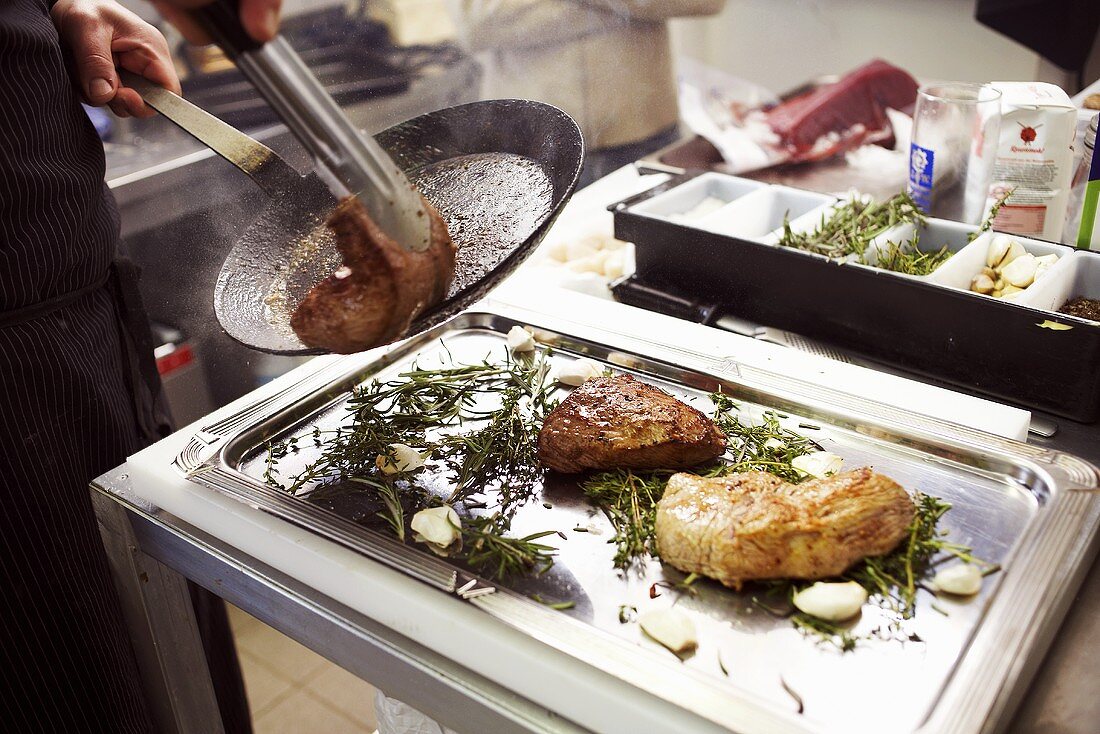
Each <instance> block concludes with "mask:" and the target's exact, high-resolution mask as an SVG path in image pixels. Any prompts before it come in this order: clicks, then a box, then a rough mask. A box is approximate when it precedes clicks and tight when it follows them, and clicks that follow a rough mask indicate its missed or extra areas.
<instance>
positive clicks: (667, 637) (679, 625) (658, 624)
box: [638, 609, 699, 653]
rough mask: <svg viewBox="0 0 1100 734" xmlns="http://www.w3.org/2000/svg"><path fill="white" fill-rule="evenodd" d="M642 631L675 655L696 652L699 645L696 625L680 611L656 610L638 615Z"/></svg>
mask: <svg viewBox="0 0 1100 734" xmlns="http://www.w3.org/2000/svg"><path fill="white" fill-rule="evenodd" d="M638 624H640V625H641V627H642V631H643V632H645V633H646V634H647V635H649V636H650V637H652V638H653V639H654V640H656V641H657V642H659V643H661V644H662V645H664V646H665V647H667V648H668V649H669V650H671V651H672V652H675V653H680V652H684V651H685V650H694V649H695V647H696V646H697V645H698V644H699V640H698V638H697V637H696V636H695V623H694V622H692V621H691V617H689V616H688V615H686V614H684V613H683V612H681V611H680V610H678V609H655V610H653V611H649V612H643V613H642V614H640V615H638Z"/></svg>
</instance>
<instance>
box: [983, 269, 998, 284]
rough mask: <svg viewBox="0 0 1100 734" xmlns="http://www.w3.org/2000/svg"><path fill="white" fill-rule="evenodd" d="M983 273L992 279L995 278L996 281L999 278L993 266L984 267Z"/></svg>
mask: <svg viewBox="0 0 1100 734" xmlns="http://www.w3.org/2000/svg"><path fill="white" fill-rule="evenodd" d="M981 275H985V276H986V277H988V278H989V279H990V280H994V281H995V280H997V271H996V270H994V269H993V268H990V267H984V268H982V272H981Z"/></svg>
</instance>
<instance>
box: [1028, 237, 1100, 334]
mask: <svg viewBox="0 0 1100 734" xmlns="http://www.w3.org/2000/svg"><path fill="white" fill-rule="evenodd" d="M1032 290H1034V291H1035V293H1034V294H1032V293H1031V291H1032ZM1027 293H1028V295H1029V296H1032V298H1031V299H1030V300H1029V303H1028V304H1027V305H1030V306H1034V307H1035V308H1041V309H1044V310H1046V311H1058V309H1060V308H1062V307H1063V306H1065V305H1066V304H1067V303H1069V302H1070V301H1072V300H1073V299H1075V298H1089V299H1093V300H1100V253H1098V252H1088V251H1084V250H1078V251H1076V252H1070V253H1069V254H1068V255H1066V256H1065V257H1063V258H1062V259H1061V260H1060V261H1059V262H1058V265H1057V266H1055V267H1052V268H1051V269H1050V271H1049V272H1048V273H1047V274H1046V275H1045V276H1044V277H1043V278H1042V279H1040V280H1037V281H1035V285H1034V286H1032V287H1031V288H1028V289H1027ZM1060 315H1062V316H1066V317H1068V318H1072V319H1081V320H1082V321H1084V322H1085V323H1087V324H1097V323H1098V322H1097V321H1092V320H1090V319H1084V318H1081V317H1079V316H1070V315H1069V314H1060Z"/></svg>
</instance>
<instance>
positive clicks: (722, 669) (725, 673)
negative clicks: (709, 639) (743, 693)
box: [718, 650, 730, 678]
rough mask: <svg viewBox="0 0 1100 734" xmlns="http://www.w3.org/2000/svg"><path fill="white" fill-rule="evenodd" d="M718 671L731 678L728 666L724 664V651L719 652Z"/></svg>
mask: <svg viewBox="0 0 1100 734" xmlns="http://www.w3.org/2000/svg"><path fill="white" fill-rule="evenodd" d="M718 669H719V670H721V671H722V675H724V676H726V677H727V678H729V677H730V672H729V671H728V670H726V664H725V663H724V662H722V651H721V650H719V651H718Z"/></svg>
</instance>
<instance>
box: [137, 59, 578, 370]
mask: <svg viewBox="0 0 1100 734" xmlns="http://www.w3.org/2000/svg"><path fill="white" fill-rule="evenodd" d="M123 80H124V83H125V84H126V85H127V86H130V87H131V88H133V89H135V90H136V91H138V93H139V94H141V95H142V97H143V98H144V99H145V101H146V103H148V104H149V105H150V106H151V107H153V108H154V109H156V110H158V111H159V112H161V113H162V114H164V115H165V116H166V117H168V118H169V119H170V120H171V121H172V122H174V123H175V124H177V125H178V126H180V127H181V128H182V129H183V130H184V131H186V132H188V133H189V134H191V135H193V136H194V137H195V138H197V139H198V140H199V141H201V142H202V143H204V144H206V145H208V146H209V147H210V148H211V149H213V150H214V152H216V153H218V154H219V155H221V156H222V157H223V158H225V159H226V160H228V161H229V162H231V163H233V164H234V165H235V166H237V167H238V168H239V169H241V170H242V171H243V172H245V173H246V174H248V175H249V176H250V177H251V178H252V180H253V181H254V182H255V183H256V184H257V185H259V186H260V188H262V189H263V190H264V192H265V193H266V194H267V196H268V201H267V204H266V206H265V207H264V209H263V211H262V212H261V213H260V215H259V216H258V217H257V218H256V219H255V221H253V222H252V224H251V225H250V226H249V227H248V229H247V230H246V231H245V232H244V234H243V235H242V236H241V237H240V239H238V240H237V242H236V243H235V244H234V245H233V247H232V248H231V250H230V251H229V254H228V256H227V257H226V259H225V262H224V263H223V265H222V269H221V272H220V273H219V275H218V279H217V283H216V284H215V286H214V313H215V314H216V316H217V318H218V321H219V323H220V324H221V326H222V328H223V329H224V330H225V332H226V333H227V334H229V336H231V337H232V338H233V339H235V340H237V341H239V342H240V343H241V344H244V345H245V346H247V347H251V348H252V349H256V350H259V351H262V352H268V353H271V354H287V355H293V354H321V353H323V350H318V349H312V348H310V347H307V346H306V345H305V344H303V343H302V342H301V341H300V340H299V339H298V337H297V336H296V335H295V334H294V331H293V330H292V329H291V327H290V317H291V315H292V314H293V313H294V309H295V308H296V307H297V305H298V304H299V303H300V302H301V300H302V299H303V298H304V297H305V295H306V294H307V293H308V292H309V291H310V289H311V288H313V286H314V285H316V284H317V283H319V282H320V281H321V280H323V279H324V278H325V277H327V276H328V275H329V274H330V273H332V271H333V270H335V269H336V268H337V267H339V266H340V264H341V260H340V255H339V253H338V252H337V250H336V247H335V242H334V239H333V237H332V235H331V233H330V232H329V231H328V229H327V228H326V227H325V225H324V221H325V219H326V217H327V216H328V214H329V213H330V212H331V211H332V209H333V207H334V206H335V205H336V200H335V198H334V196H333V195H332V193H331V192H330V191H329V187H328V186H327V185H326V184H325V182H324V181H322V180H321V178H319V177H318V176H317V175H316V174H315V173H309V174H307V175H305V176H301V175H299V174H298V173H297V172H296V171H295V170H294V169H293V168H292V167H291V166H290V165H288V164H287V163H286V162H285V161H283V160H282V159H281V158H279V157H278V156H277V155H276V154H275V153H274V152H273V151H271V150H270V149H269V148H267V147H266V146H264V145H262V144H260V143H258V142H256V141H255V140H252V139H251V138H249V137H248V136H247V135H245V134H244V133H241V132H239V131H238V130H236V129H234V128H232V127H231V126H229V125H227V124H225V123H224V122H222V121H220V120H218V119H217V118H216V117H213V116H212V115H209V114H208V113H206V112H204V111H202V110H200V109H199V108H197V107H195V106H194V105H192V104H191V103H189V102H187V101H185V100H183V99H182V98H180V97H178V96H176V95H174V94H172V93H171V92H168V91H166V90H164V89H161V88H160V87H156V86H155V85H152V84H150V83H149V82H147V81H145V80H144V79H142V78H140V77H137V76H135V75H132V74H125V73H124V74H123ZM375 139H376V140H377V141H378V143H379V144H381V146H382V148H383V149H385V151H386V152H387V153H388V154H389V155H390V156H391V157H392V158H393V160H394V161H395V162H396V163H397V165H398V166H399V167H400V168H401V169H402V170H403V171H404V172H405V175H406V176H408V177H409V180H410V181H412V182H413V183H414V184H415V185H416V186H417V187H418V188H419V189H420V191H421V193H422V194H423V195H424V197H425V198H426V199H427V200H428V201H429V202H431V204H432V205H433V206H434V207H435V208H436V209H437V210H438V211H439V213H440V215H441V216H442V217H443V220H444V221H445V222H446V224H447V228H448V230H449V232H450V234H451V238H452V239H453V241H454V243H455V245H456V246H457V247H458V255H457V258H456V263H455V265H456V267H455V279H454V282H453V283H452V284H451V287H450V290H449V292H448V293H447V296H446V298H444V300H443V301H442V302H440V303H438V304H436V305H435V306H434V307H432V308H430V309H429V310H427V311H425V312H424V313H422V314H421V315H420V316H419V317H418V318H417V319H416V320H415V321H414V322H413V324H412V326H411V327H410V329H409V332H408V334H409V335H412V334H416V333H419V332H421V331H424V330H427V329H429V328H431V327H433V326H435V325H437V324H439V323H441V322H442V321H445V320H446V319H448V318H450V317H451V316H453V315H455V314H457V313H459V312H460V311H462V310H463V309H465V308H466V307H467V306H469V305H470V304H472V303H473V302H474V301H476V300H478V299H479V298H481V297H482V296H484V295H485V294H486V293H487V292H488V291H489V290H490V289H491V288H492V287H493V286H495V285H496V284H497V283H499V282H500V281H501V280H502V279H503V278H504V277H505V276H507V275H508V274H509V273H511V272H512V271H513V270H514V269H515V268H516V267H517V266H518V265H519V264H520V263H522V262H523V261H524V259H526V257H527V256H528V255H529V254H530V253H531V252H532V250H533V249H534V248H535V246H536V245H537V244H538V243H539V242H540V241H541V239H542V237H543V235H545V234H546V231H547V230H548V229H549V228H550V225H551V224H552V223H553V221H554V219H555V218H556V217H557V215H558V213H559V212H560V211H561V209H562V207H563V206H564V205H565V202H566V201H567V200H568V199H569V196H570V195H571V194H572V193H573V189H574V188H575V186H576V183H577V177H578V175H579V174H580V169H581V163H582V162H583V159H584V143H583V141H582V138H581V133H580V129H579V128H578V127H577V124H576V123H575V122H574V121H573V120H572V118H570V117H569V116H568V115H567V114H565V113H564V112H562V111H561V110H559V109H557V108H556V107H552V106H550V105H547V104H543V103H539V102H532V101H528V100H514V99H513V100H491V101H484V102H474V103H471V104H465V105H459V106H456V107H449V108H446V109H442V110H439V111H436V112H431V113H428V114H426V115H422V116H420V117H416V118H413V119H411V120H408V121H406V122H403V123H400V124H398V125H395V126H393V127H391V128H389V129H387V130H384V131H382V132H381V133H379V134H378V135H376V136H375Z"/></svg>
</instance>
